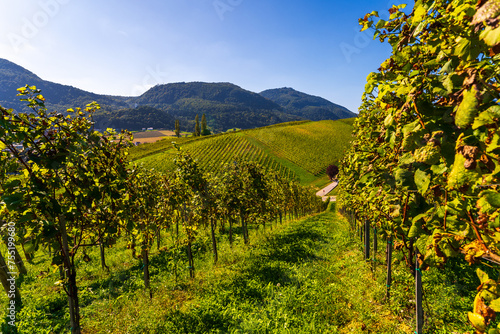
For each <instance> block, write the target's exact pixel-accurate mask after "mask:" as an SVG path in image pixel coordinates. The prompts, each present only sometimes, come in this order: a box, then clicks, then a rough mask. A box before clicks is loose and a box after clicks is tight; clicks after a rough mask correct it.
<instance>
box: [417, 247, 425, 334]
mask: <svg viewBox="0 0 500 334" xmlns="http://www.w3.org/2000/svg"><path fill="white" fill-rule="evenodd" d="M418 254H419V253H418V248H417V247H415V304H416V305H415V307H416V313H415V315H416V323H417V330H416V333H417V334H421V333H423V327H424V310H423V308H422V272H421V271H420V266H419V263H418Z"/></svg>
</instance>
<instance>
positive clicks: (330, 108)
mask: <svg viewBox="0 0 500 334" xmlns="http://www.w3.org/2000/svg"><path fill="white" fill-rule="evenodd" d="M260 95H262V96H263V97H265V98H267V99H269V100H271V101H274V102H276V103H277V104H279V105H280V106H281V107H283V108H284V110H285V112H287V113H290V114H292V115H296V116H299V117H302V118H304V119H309V120H312V121H320V120H324V119H330V120H335V119H342V118H350V117H356V116H357V115H356V114H355V113H353V112H351V111H350V110H348V109H347V108H345V107H342V106H339V105H338V104H335V103H332V102H330V101H328V100H326V99H324V98H321V97H318V96H313V95H308V94H305V93H302V92H299V91H296V90H295V89H293V88H286V87H285V88H277V89H268V90H265V91H263V92H261V93H260Z"/></svg>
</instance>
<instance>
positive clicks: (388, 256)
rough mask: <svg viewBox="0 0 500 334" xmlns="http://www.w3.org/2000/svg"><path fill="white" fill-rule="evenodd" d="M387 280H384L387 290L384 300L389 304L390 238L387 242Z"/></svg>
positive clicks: (390, 281) (390, 279)
mask: <svg viewBox="0 0 500 334" xmlns="http://www.w3.org/2000/svg"><path fill="white" fill-rule="evenodd" d="M386 253H387V259H386V260H387V280H386V286H387V290H386V293H385V299H386V300H387V301H388V302H389V301H390V297H391V283H392V276H391V270H392V268H391V266H392V237H391V238H389V240H387V251H386Z"/></svg>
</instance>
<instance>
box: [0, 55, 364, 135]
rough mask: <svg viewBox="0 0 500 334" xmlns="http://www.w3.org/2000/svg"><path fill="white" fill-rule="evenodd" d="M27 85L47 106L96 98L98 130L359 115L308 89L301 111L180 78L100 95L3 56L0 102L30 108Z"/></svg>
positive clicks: (250, 124)
mask: <svg viewBox="0 0 500 334" xmlns="http://www.w3.org/2000/svg"><path fill="white" fill-rule="evenodd" d="M25 85H30V86H36V87H37V88H38V89H41V90H42V94H43V95H44V96H45V98H46V101H47V103H46V104H47V107H48V108H49V109H51V110H58V111H59V112H63V113H65V111H66V110H67V109H68V108H73V107H76V106H78V107H84V106H85V105H86V104H88V103H91V102H93V101H96V102H98V103H99V105H100V106H101V109H100V110H98V111H97V112H96V114H95V121H96V128H100V129H106V128H108V127H112V128H116V129H128V130H133V131H135V130H140V129H142V128H150V127H154V128H158V127H160V128H168V129H173V127H174V123H173V122H174V120H175V119H178V120H179V125H180V129H181V130H184V131H193V130H194V126H195V121H194V120H195V117H196V115H199V116H200V117H201V115H202V114H206V118H207V123H208V127H209V128H210V129H211V130H212V131H213V132H221V131H225V130H227V129H232V128H240V129H249V128H256V127H261V126H267V125H272V124H277V123H283V122H290V121H298V120H305V119H308V120H323V119H339V118H348V117H354V116H355V114H353V113H350V112H349V111H347V109H345V108H343V107H340V106H336V105H334V104H333V103H331V102H329V101H326V100H324V99H320V98H317V97H312V96H310V95H306V94H304V93H300V92H295V91H294V94H299V95H300V99H301V102H300V110H299V109H296V108H295V107H293V108H291V107H290V106H284V105H281V104H280V103H279V102H278V103H275V102H273V101H272V100H271V99H268V98H266V97H264V96H263V95H259V94H257V93H253V92H250V91H248V90H245V89H243V88H241V87H238V86H236V85H234V84H231V83H204V82H188V83H185V82H182V83H172V84H164V85H157V86H155V87H153V88H151V89H149V90H148V91H146V92H145V93H144V94H142V95H140V96H128V97H126V96H108V95H100V94H95V93H90V92H86V91H84V90H81V89H78V88H75V87H71V86H66V85H61V84H57V83H53V82H49V81H46V80H43V79H41V78H39V77H38V76H37V75H35V74H33V73H32V72H30V71H28V70H26V69H24V68H23V67H21V66H18V65H16V64H14V63H12V62H10V61H8V60H5V59H0V105H2V106H4V107H6V108H13V109H15V110H17V111H29V108H26V106H25V104H24V103H22V102H20V101H19V100H18V99H17V98H16V96H15V95H16V89H17V88H19V87H24V86H25ZM318 101H320V102H318ZM295 104H297V103H295ZM332 106H333V107H332ZM146 107H147V108H146ZM332 108H333V109H332ZM332 110H333V111H332ZM339 110H340V112H338V111H339Z"/></svg>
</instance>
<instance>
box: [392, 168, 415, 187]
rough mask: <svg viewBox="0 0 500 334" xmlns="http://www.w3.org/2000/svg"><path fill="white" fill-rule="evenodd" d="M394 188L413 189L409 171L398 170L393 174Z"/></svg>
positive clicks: (411, 175)
mask: <svg viewBox="0 0 500 334" xmlns="http://www.w3.org/2000/svg"><path fill="white" fill-rule="evenodd" d="M394 178H395V179H396V186H397V187H401V188H408V189H414V184H415V183H414V181H413V173H412V172H410V171H409V170H406V169H403V168H398V169H396V171H395V172H394Z"/></svg>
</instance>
